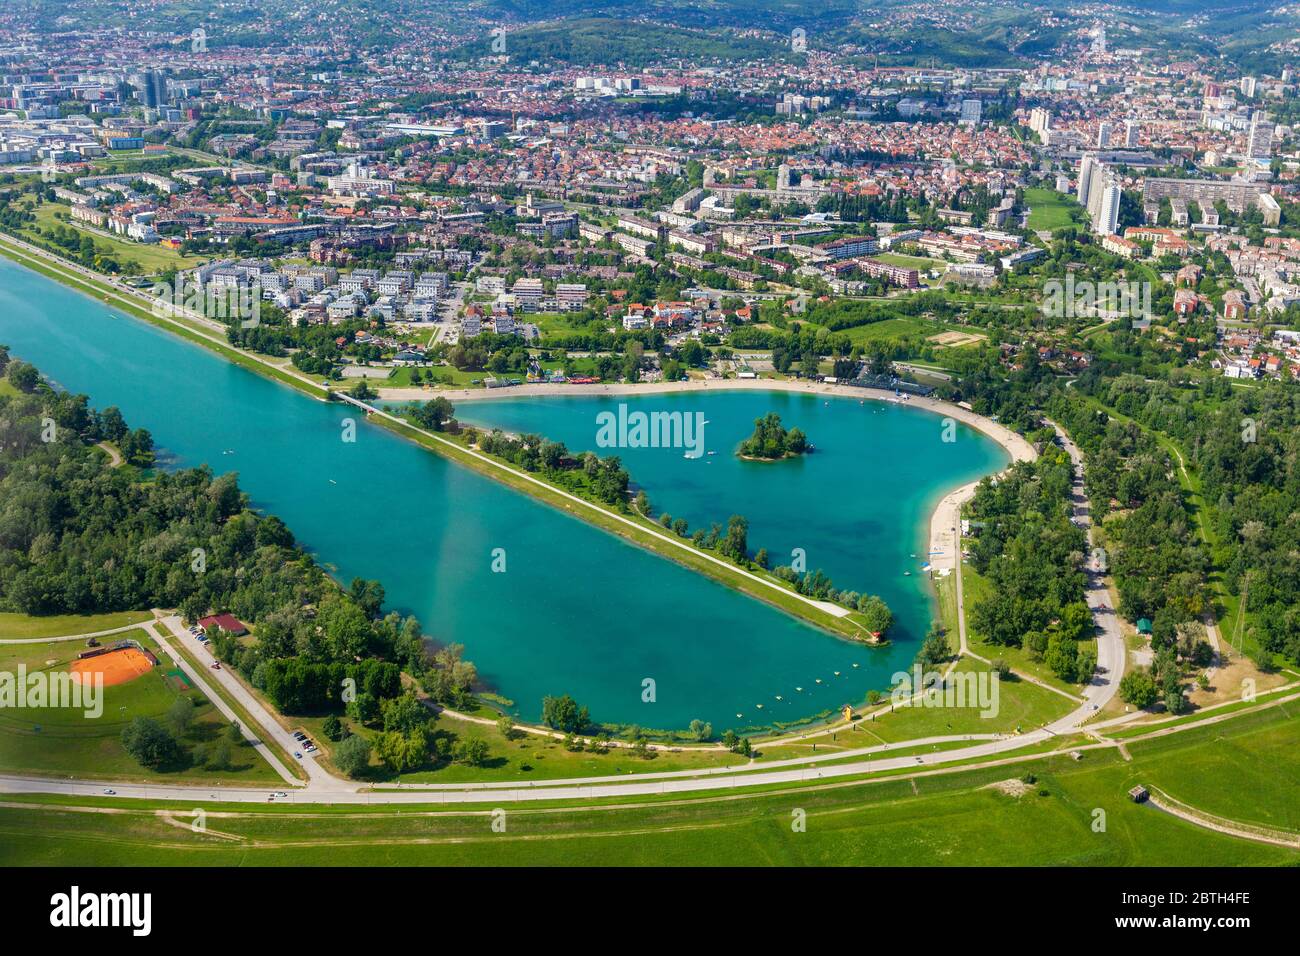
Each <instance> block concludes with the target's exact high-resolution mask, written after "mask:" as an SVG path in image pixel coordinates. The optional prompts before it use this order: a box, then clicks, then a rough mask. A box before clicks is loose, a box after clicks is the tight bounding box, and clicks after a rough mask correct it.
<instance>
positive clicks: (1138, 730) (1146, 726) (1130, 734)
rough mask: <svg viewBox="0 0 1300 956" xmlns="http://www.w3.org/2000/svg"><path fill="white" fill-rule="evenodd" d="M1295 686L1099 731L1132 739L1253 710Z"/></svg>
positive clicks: (1115, 736)
mask: <svg viewBox="0 0 1300 956" xmlns="http://www.w3.org/2000/svg"><path fill="white" fill-rule="evenodd" d="M1294 693H1295V688H1294V687H1281V688H1277V689H1274V690H1271V691H1267V692H1264V693H1261V694H1259V695H1258V696H1257V697H1256V698H1255V699H1254V700H1253V701H1248V700H1236V701H1233V702H1232V703H1230V704H1224V705H1222V706H1219V707H1215V708H1213V709H1210V710H1201V711H1196V712H1194V713H1190V714H1184V715H1182V716H1181V717H1172V718H1168V719H1164V720H1145V721H1134V722H1133V723H1132V724H1125V725H1121V727H1120V729H1118V730H1114V731H1111V730H1109V729H1107V728H1101V729H1100V730H1099V731H1098V733H1100V734H1101V735H1102V736H1103V737H1106V738H1107V739H1110V740H1130V739H1132V738H1134V737H1144V736H1146V735H1147V734H1151V733H1155V732H1156V731H1158V730H1164V729H1166V728H1168V727H1182V726H1186V725H1187V724H1195V723H1199V722H1200V721H1202V720H1205V719H1207V718H1210V717H1218V716H1220V715H1222V714H1235V713H1237V712H1239V711H1243V710H1252V709H1254V708H1256V707H1259V706H1260V705H1261V704H1267V703H1271V702H1272V701H1274V700H1276V699H1278V698H1279V697H1285V696H1287V695H1288V694H1294Z"/></svg>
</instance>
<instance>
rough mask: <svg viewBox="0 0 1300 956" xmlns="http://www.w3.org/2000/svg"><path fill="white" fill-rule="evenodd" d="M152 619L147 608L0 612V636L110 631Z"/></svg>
mask: <svg viewBox="0 0 1300 956" xmlns="http://www.w3.org/2000/svg"><path fill="white" fill-rule="evenodd" d="M151 620H153V614H151V613H150V612H149V611H113V612H110V613H107V614H51V615H49V616H43V615H42V616H35V615H30V614H17V613H13V612H9V611H4V612H0V640H27V639H32V638H39V637H63V636H65V635H72V634H93V633H95V632H97V631H111V630H113V629H114V628H118V627H126V626H127V625H129V624H143V623H144V622H145V621H151Z"/></svg>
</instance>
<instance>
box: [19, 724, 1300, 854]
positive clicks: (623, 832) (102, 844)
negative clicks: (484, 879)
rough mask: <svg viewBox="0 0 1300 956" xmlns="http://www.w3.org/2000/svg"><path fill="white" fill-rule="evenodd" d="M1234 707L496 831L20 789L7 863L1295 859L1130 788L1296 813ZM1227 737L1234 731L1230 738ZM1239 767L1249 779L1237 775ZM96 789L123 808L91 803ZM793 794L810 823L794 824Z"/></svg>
mask: <svg viewBox="0 0 1300 956" xmlns="http://www.w3.org/2000/svg"><path fill="white" fill-rule="evenodd" d="M1240 720H1241V721H1242V722H1241V723H1240V724H1238V725H1237V726H1235V727H1233V728H1231V729H1229V728H1225V727H1224V725H1222V724H1221V725H1216V726H1214V727H1211V728H1204V729H1197V730H1190V731H1186V732H1184V733H1182V734H1179V735H1174V736H1176V737H1181V738H1183V739H1182V740H1179V741H1177V742H1167V741H1151V742H1144V741H1139V742H1137V743H1133V744H1130V745H1129V747H1130V752H1131V754H1132V758H1133V759H1132V760H1131V761H1126V760H1125V759H1124V758H1123V756H1122V755H1121V754H1119V753H1118V752H1117V751H1116V750H1104V751H1099V750H1092V751H1087V752H1086V753H1085V754H1084V755H1083V759H1081V760H1078V761H1075V760H1072V759H1071V758H1070V757H1068V756H1065V755H1063V754H1053V755H1046V756H1042V757H1038V758H1035V759H1033V760H1031V761H1027V762H1023V763H1018V764H1015V765H1012V766H997V767H984V768H974V769H963V770H959V771H956V772H950V773H934V774H928V775H911V776H899V777H891V778H886V779H881V780H877V781H873V782H853V781H848V782H836V783H829V784H809V785H800V786H797V787H793V788H789V789H785V790H779V791H774V792H769V793H764V794H743V793H741V792H739V791H727V792H722V793H717V794H711V795H707V796H702V797H698V798H691V799H669V798H665V799H662V800H657V801H655V800H651V801H648V802H646V803H645V804H644V805H629V803H628V802H627V801H618V802H616V803H615V802H611V803H606V804H604V805H591V804H588V805H584V806H582V807H578V808H573V809H564V808H562V807H559V806H554V807H539V806H530V805H525V806H520V807H515V808H511V807H510V806H509V805H508V804H503V807H505V808H506V817H505V820H506V827H505V832H493V831H492V829H491V816H490V814H491V805H490V804H481V805H476V806H474V807H472V808H467V809H464V810H459V811H448V810H446V809H445V808H438V807H436V806H429V807H423V808H422V807H418V806H404V807H402V812H401V813H395V812H392V811H391V810H388V811H386V810H383V809H381V808H361V807H334V808H320V809H319V810H317V809H308V808H304V807H292V806H283V807H277V806H261V805H258V806H249V807H237V808H236V807H232V808H229V809H228V810H226V809H214V808H211V807H209V808H206V809H207V811H208V819H207V832H206V833H193V832H191V831H189V830H187V829H182V828H180V827H177V826H176V825H175V823H174V822H169V819H170V820H172V821H188V819H189V817H188V813H189V812H190V811H191V810H192V807H190V806H189V805H188V804H185V805H181V804H174V805H173V808H174V810H175V816H170V817H169V815H160V814H158V813H157V812H156V811H155V810H154V809H153V806H154V805H150V806H149V807H140V806H139V805H138V804H137V805H132V804H131V803H129V802H128V801H120V800H119V801H112V800H101V799H98V798H97V799H95V800H93V801H92V800H89V799H86V798H80V797H78V798H71V799H68V798H43V797H31V798H28V797H23V798H15V799H12V800H9V801H6V804H5V805H4V806H3V807H0V865H57V864H71V863H76V864H77V865H82V866H94V865H114V864H117V865H121V864H134V865H170V866H175V865H185V864H204V865H231V866H234V865H267V866H269V865H291V864H292V865H321V866H351V865H359V864H366V865H444V866H447V865H541V864H555V865H560V864H578V863H581V864H585V865H602V864H604V865H616V866H635V865H655V866H707V865H769V866H770V865H827V866H849V865H856V866H863V865H871V864H881V865H902V866H907V865H919V866H928V865H952V866H961V865H1040V866H1049V865H1069V866H1179V865H1185V866H1207V865H1286V864H1295V863H1296V862H1297V861H1300V853H1297V852H1296V851H1293V850H1288V849H1285V848H1281V847H1276V846H1268V845H1264V844H1260V843H1255V842H1252V841H1248V840H1243V839H1239V838H1236V837H1231V836H1227V835H1224V834H1220V833H1215V832H1212V831H1209V830H1206V829H1204V828H1201V827H1198V826H1195V825H1193V824H1190V823H1187V822H1185V821H1182V820H1179V819H1176V818H1174V817H1172V816H1169V815H1167V814H1164V813H1161V812H1160V811H1158V810H1155V809H1154V808H1152V807H1149V806H1140V805H1136V804H1134V803H1132V802H1131V801H1129V799H1128V797H1127V791H1128V789H1129V788H1130V787H1132V786H1134V785H1135V784H1137V783H1152V784H1155V785H1158V786H1161V787H1163V788H1166V789H1167V790H1168V791H1169V792H1170V793H1171V795H1174V796H1177V797H1178V798H1179V799H1182V800H1184V801H1186V802H1189V803H1193V804H1195V803H1196V800H1195V799H1194V797H1198V796H1200V795H1199V794H1193V793H1191V792H1189V790H1188V787H1189V785H1192V784H1195V783H1197V782H1202V784H1201V785H1202V786H1204V788H1205V789H1206V790H1207V791H1208V790H1209V789H1211V788H1213V787H1214V786H1216V783H1217V785H1218V787H1219V789H1220V790H1221V791H1223V793H1221V795H1220V796H1219V797H1218V799H1219V801H1220V803H1219V804H1218V805H1216V811H1215V812H1218V813H1220V814H1222V815H1225V816H1232V817H1234V818H1236V819H1241V820H1249V819H1265V820H1268V821H1270V822H1271V823H1273V824H1274V825H1278V824H1279V821H1280V820H1281V819H1282V818H1283V817H1282V815H1281V811H1278V810H1274V809H1270V807H1272V805H1273V804H1274V803H1275V801H1277V800H1278V799H1281V800H1283V801H1284V802H1285V814H1289V816H1286V817H1285V818H1286V819H1290V820H1294V819H1295V817H1294V814H1295V806H1296V800H1297V798H1296V796H1295V794H1294V792H1292V793H1288V794H1282V795H1281V797H1279V792H1280V790H1281V789H1282V788H1283V787H1285V785H1286V782H1287V781H1290V780H1294V779H1295V777H1296V774H1297V771H1300V766H1298V765H1297V764H1298V761H1300V756H1298V755H1300V747H1297V744H1300V722H1297V721H1296V720H1295V719H1294V718H1292V717H1291V716H1290V715H1288V714H1286V713H1285V712H1283V711H1282V710H1281V708H1273V709H1272V710H1270V711H1265V712H1262V713H1257V714H1255V715H1253V716H1251V717H1246V718H1240ZM1225 736H1226V737H1228V738H1229V740H1230V746H1228V747H1223V746H1220V744H1221V742H1222V739H1223V738H1224V737H1225ZM1243 765H1244V766H1246V767H1247V768H1248V771H1247V775H1246V776H1244V777H1243V776H1242V774H1241V773H1240V771H1239V769H1238V768H1240V767H1242V766H1243ZM1031 774H1032V778H1031V777H1029V776H1028V775H1031ZM1269 778H1271V782H1269ZM1234 779H1235V780H1241V781H1243V782H1244V784H1245V785H1243V786H1240V787H1237V786H1229V784H1230V783H1231V782H1232V781H1233V780H1234ZM1031 780H1032V782H1030V781H1031ZM1293 789H1294V788H1292V790H1293ZM1207 799H1208V798H1207ZM1229 803H1230V804H1231V806H1230V807H1229V806H1228V804H1229ZM89 804H106V805H112V806H118V807H122V808H124V809H123V811H122V812H119V813H114V814H112V815H108V814H104V813H100V812H87V809H89V807H88V805H89ZM1198 806H1199V805H1198ZM1205 808H1206V809H1210V807H1209V806H1206V807H1205ZM1228 809H1231V810H1232V811H1233V812H1232V813H1229V812H1227V811H1228ZM800 811H802V814H803V815H804V816H805V817H806V829H805V830H804V831H803V832H796V830H795V828H794V827H792V821H793V820H794V819H795V817H796V815H798V814H799V812H800ZM1097 811H1102V813H1104V827H1101V828H1097V827H1095V826H1094V821H1097V820H1099V819H1102V817H1101V816H1100V815H1099V814H1098V813H1097ZM1266 813H1271V814H1273V815H1272V816H1261V814H1266Z"/></svg>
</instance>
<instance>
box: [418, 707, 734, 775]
mask: <svg viewBox="0 0 1300 956" xmlns="http://www.w3.org/2000/svg"><path fill="white" fill-rule="evenodd" d="M433 732H434V733H435V734H449V735H453V736H454V737H455V738H456V739H457V740H471V739H481V740H484V741H486V742H487V743H488V746H489V747H490V754H489V757H488V760H487V763H486V764H485V765H484V766H482V767H470V766H464V765H461V764H456V763H451V764H448V765H446V766H443V767H440V768H438V769H436V770H421V771H417V772H414V773H406V774H402V775H401V776H400V777H398V778H397V780H396V782H399V783H468V782H475V783H477V782H503V783H504V782H511V781H519V782H520V784H521V785H522V786H527V785H528V782H529V780H530V778H533V777H536V778H537V780H538V782H542V781H550V780H562V779H567V778H571V777H598V776H603V775H609V776H610V777H611V779H613V778H620V777H621V778H626V777H628V776H630V775H633V774H637V773H643V772H647V773H648V772H655V773H659V772H671V771H678V770H701V769H706V768H713V767H725V766H736V767H743V766H745V764H746V763H747V762H748V761H747V760H746V758H744V757H741V756H739V755H736V754H731V753H728V752H726V751H725V750H702V749H694V750H692V749H690V748H680V749H675V750H652V751H649V754H650V756H649V757H638V756H636V755H635V754H634V753H632V751H631V750H630V749H628V748H624V747H610V748H608V749H607V750H606V751H605V752H604V753H596V752H593V751H590V750H583V751H581V752H573V751H569V750H567V749H566V748H565V746H564V743H563V741H562V740H558V739H556V738H554V737H542V736H540V735H537V734H523V735H521V736H518V737H516V739H514V740H506V739H505V737H503V736H502V735H501V733H500V731H499V730H497V728H496V726H495V725H485V724H476V723H472V722H469V721H463V720H456V719H455V718H451V717H447V716H445V715H444V716H439V717H438V718H436V719H435V721H434V727H433Z"/></svg>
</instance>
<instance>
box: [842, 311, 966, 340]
mask: <svg viewBox="0 0 1300 956" xmlns="http://www.w3.org/2000/svg"><path fill="white" fill-rule="evenodd" d="M942 331H943V328H942V327H941V326H940V325H939V324H938V323H937V322H930V321H927V320H926V319H913V318H899V319H884V320H883V321H880V322H872V323H871V324H870V325H859V326H857V327H856V328H852V329H848V330H847V331H846V332H845V335H847V336H848V337H849V341H850V342H851V343H852V344H853V345H863V344H865V343H867V342H897V341H900V340H901V339H904V338H909V339H914V340H917V339H925V338H929V337H930V336H931V335H937V334H938V333H940V332H942Z"/></svg>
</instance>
